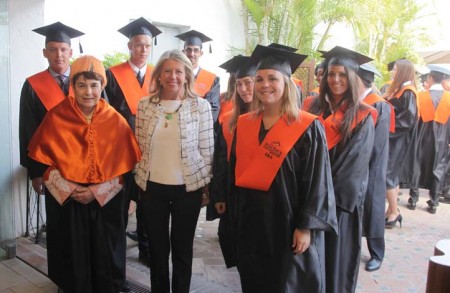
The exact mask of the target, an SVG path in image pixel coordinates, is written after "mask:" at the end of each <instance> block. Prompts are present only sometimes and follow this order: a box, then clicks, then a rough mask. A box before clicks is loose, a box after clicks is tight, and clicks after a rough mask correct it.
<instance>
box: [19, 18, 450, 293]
mask: <svg viewBox="0 0 450 293" xmlns="http://www.w3.org/2000/svg"><path fill="white" fill-rule="evenodd" d="M34 31H35V32H37V33H39V34H42V35H44V36H45V37H46V41H45V48H44V50H43V52H44V57H45V58H47V60H48V62H49V67H48V68H47V69H46V70H44V71H42V72H40V73H37V74H35V75H33V76H31V77H29V78H27V80H26V82H25V83H24V86H23V89H22V93H21V102H20V118H19V119H20V121H19V124H20V125H19V131H20V146H21V165H23V166H24V167H26V168H27V170H28V176H29V178H30V179H31V180H32V185H33V188H34V190H35V191H36V192H37V193H39V194H44V193H45V196H46V198H45V202H46V220H47V225H46V226H47V227H46V228H47V252H48V271H49V277H50V278H51V279H52V281H54V282H55V283H56V284H57V285H58V287H59V288H60V289H59V290H60V291H61V292H83V293H84V292H88V293H89V292H129V291H130V288H129V286H128V284H127V282H126V276H125V258H126V255H125V249H126V236H125V235H128V236H129V237H130V238H132V239H134V240H136V241H138V243H139V245H138V247H139V260H140V261H141V262H143V263H144V264H146V265H147V266H148V267H149V268H150V279H151V286H152V292H170V291H171V290H172V291H173V292H189V287H190V279H191V274H192V257H193V255H192V251H193V240H194V232H195V227H196V224H197V219H198V215H199V213H200V209H201V208H202V207H204V206H207V219H208V220H215V219H217V218H220V222H219V226H218V237H219V241H220V247H221V249H222V252H223V257H224V261H225V264H226V266H227V267H228V268H230V267H237V269H238V272H239V275H240V279H241V286H242V291H243V292H337V293H341V292H354V291H355V289H356V284H357V279H358V270H359V263H360V255H361V246H362V237H363V236H364V237H366V238H367V245H368V248H369V252H370V256H371V258H370V260H369V261H368V263H367V264H366V267H365V268H366V270H367V271H375V270H377V269H379V268H380V266H381V264H382V261H383V258H384V252H385V242H384V230H385V228H394V227H396V225H397V223H399V225H400V227H401V224H402V221H403V217H402V215H401V214H400V211H399V209H398V207H397V197H398V192H399V187H402V188H409V189H410V198H409V201H408V208H409V209H415V207H416V202H417V201H418V200H419V197H418V194H419V192H418V190H419V188H425V189H428V190H429V192H430V199H429V200H428V201H427V203H428V212H430V213H432V214H434V213H436V210H437V208H436V207H437V206H438V204H439V203H440V202H449V201H450V199H447V198H450V195H449V194H447V192H448V190H449V189H450V164H449V161H450V160H449V158H450V153H449V151H448V148H449V143H450V127H449V126H448V125H449V122H448V118H449V116H450V93H449V92H447V91H446V90H445V89H444V88H445V87H446V82H449V81H450V67H447V66H445V65H430V66H429V69H430V72H429V74H428V76H427V79H426V85H425V86H424V90H423V91H418V90H417V85H416V82H417V76H416V72H415V70H414V66H413V64H412V63H411V62H410V61H408V60H406V59H404V58H403V59H400V60H396V61H394V62H392V63H390V64H389V70H390V71H391V72H392V80H390V81H389V82H388V83H387V84H386V86H384V87H383V88H382V89H381V90H378V89H377V88H376V87H375V86H374V80H375V76H376V75H379V76H381V75H380V73H379V71H378V70H377V69H376V68H375V66H374V65H373V63H372V62H371V61H373V60H372V59H371V58H370V57H368V56H364V55H363V54H360V53H358V52H355V51H352V50H349V49H346V48H343V47H340V46H336V47H334V48H332V49H331V50H329V51H324V52H322V58H323V60H322V62H321V63H320V64H318V65H317V67H316V70H315V75H316V80H317V82H318V83H317V87H316V88H312V89H311V90H310V91H306V90H304V89H303V88H302V83H301V82H300V81H298V80H295V79H294V78H293V76H292V75H293V73H294V72H295V71H296V70H297V69H298V67H299V66H300V64H301V63H302V62H303V61H304V60H305V59H306V58H307V56H306V55H302V54H298V53H296V51H297V49H296V48H292V47H288V46H284V45H281V44H275V43H273V44H271V45H268V46H263V45H257V46H256V48H255V49H254V50H253V52H252V54H251V56H242V55H237V56H234V57H233V58H231V59H230V60H228V61H227V62H225V63H224V64H222V65H220V67H221V68H223V69H225V70H226V71H227V72H228V73H229V75H230V76H229V80H228V88H227V91H226V92H223V93H222V94H220V87H219V83H220V82H219V78H218V77H217V76H216V75H215V74H213V73H211V72H209V71H207V70H204V69H203V68H201V67H200V66H199V59H200V57H201V56H202V54H203V43H205V42H209V41H211V39H210V38H209V37H207V36H205V35H204V34H202V33H200V32H198V31H194V30H191V31H188V32H186V33H182V34H180V35H178V36H175V37H178V38H179V39H181V40H182V41H183V42H184V46H183V50H177V49H174V50H169V51H167V52H165V53H164V54H163V55H162V56H161V58H160V59H159V61H158V62H157V64H155V66H154V67H152V66H149V65H147V58H148V56H149V53H150V50H151V46H152V43H153V38H154V37H156V36H157V35H158V34H160V33H161V31H160V30H159V29H158V28H157V27H156V26H154V25H153V24H151V23H150V22H148V21H146V20H145V19H144V18H139V19H137V20H135V21H133V22H131V23H129V24H127V25H126V26H124V27H123V28H121V29H119V32H120V33H122V34H123V35H124V36H125V37H126V38H127V39H128V48H129V50H130V58H129V60H127V61H125V62H123V63H121V64H118V65H115V66H113V67H111V68H106V69H105V68H104V67H103V65H102V64H101V62H100V61H99V60H97V59H96V58H94V57H92V56H82V57H80V58H78V59H77V60H75V61H74V63H73V64H72V65H71V66H70V65H69V58H70V57H71V56H72V49H71V42H70V39H71V38H74V37H77V36H80V35H82V34H83V33H82V32H80V31H77V30H75V29H73V28H70V27H67V26H65V25H64V24H62V23H59V22H58V23H55V24H52V25H48V26H45V27H42V28H38V29H36V30H34ZM304 93H308V94H307V95H305V94H304ZM440 197H443V199H440ZM386 199H387V202H388V206H387V208H386V204H385V203H386ZM131 200H133V201H135V202H136V205H137V209H136V217H137V230H136V231H135V232H134V233H133V232H130V231H129V232H127V234H126V232H125V231H126V226H127V221H128V207H129V204H130V201H131ZM169 255H171V256H172V278H170V273H169Z"/></svg>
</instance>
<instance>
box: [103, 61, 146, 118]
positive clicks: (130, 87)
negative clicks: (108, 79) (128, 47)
mask: <svg viewBox="0 0 450 293" xmlns="http://www.w3.org/2000/svg"><path fill="white" fill-rule="evenodd" d="M110 70H111V72H112V73H113V74H114V77H115V78H116V80H117V82H118V83H119V86H120V89H121V90H122V92H123V95H124V96H125V100H126V101H127V105H128V107H129V108H130V111H131V114H133V115H136V112H137V106H138V104H139V100H140V99H141V98H142V97H145V96H147V95H148V93H149V91H150V77H151V74H152V68H151V67H150V66H149V65H148V66H147V70H146V71H145V77H144V83H143V84H142V88H141V86H140V85H139V81H138V80H137V78H136V73H135V72H134V71H133V69H131V66H130V64H128V62H123V63H121V64H118V65H116V66H113V67H111V68H110Z"/></svg>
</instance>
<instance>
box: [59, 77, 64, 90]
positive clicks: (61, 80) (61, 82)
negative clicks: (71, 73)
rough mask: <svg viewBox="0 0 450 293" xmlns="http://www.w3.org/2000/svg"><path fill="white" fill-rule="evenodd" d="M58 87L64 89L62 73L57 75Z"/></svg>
mask: <svg viewBox="0 0 450 293" xmlns="http://www.w3.org/2000/svg"><path fill="white" fill-rule="evenodd" d="M58 80H59V87H60V88H61V89H64V75H58Z"/></svg>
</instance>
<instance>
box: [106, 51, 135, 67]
mask: <svg viewBox="0 0 450 293" xmlns="http://www.w3.org/2000/svg"><path fill="white" fill-rule="evenodd" d="M103 57H104V58H103V65H104V66H105V67H108V68H109V67H111V66H114V65H117V64H119V63H123V62H125V61H126V60H128V58H129V57H130V56H129V55H128V54H126V53H122V52H114V53H113V54H105V55H103Z"/></svg>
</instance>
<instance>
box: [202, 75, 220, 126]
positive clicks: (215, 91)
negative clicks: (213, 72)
mask: <svg viewBox="0 0 450 293" xmlns="http://www.w3.org/2000/svg"><path fill="white" fill-rule="evenodd" d="M204 98H205V100H207V101H208V102H209V104H210V105H211V112H212V116H213V121H214V122H215V121H217V117H218V116H219V110H220V78H219V77H218V76H216V78H215V79H214V83H213V85H212V87H211V89H210V90H209V92H208V93H207V94H206V95H205V97H204Z"/></svg>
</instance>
